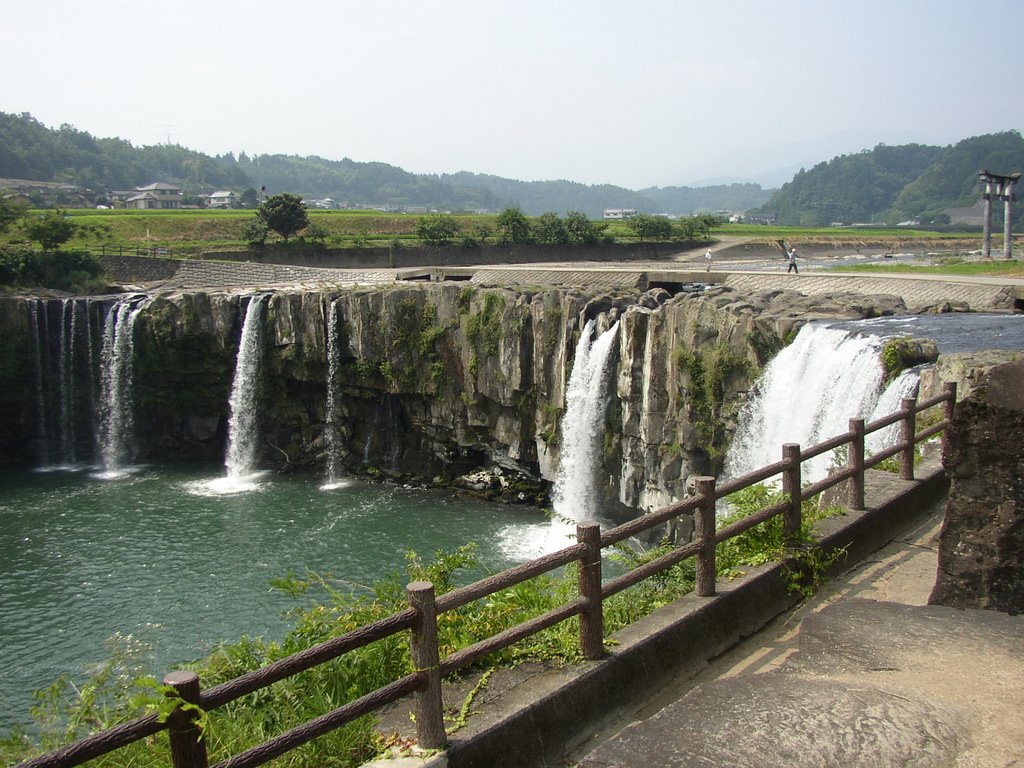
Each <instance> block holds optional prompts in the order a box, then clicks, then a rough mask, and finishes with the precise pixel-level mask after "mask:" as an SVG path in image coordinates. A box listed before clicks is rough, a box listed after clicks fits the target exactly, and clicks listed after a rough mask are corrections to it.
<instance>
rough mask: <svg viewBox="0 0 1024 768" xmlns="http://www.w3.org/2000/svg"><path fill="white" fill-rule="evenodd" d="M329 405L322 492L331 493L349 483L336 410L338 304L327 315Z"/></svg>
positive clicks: (338, 347) (338, 354)
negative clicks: (341, 468)
mask: <svg viewBox="0 0 1024 768" xmlns="http://www.w3.org/2000/svg"><path fill="white" fill-rule="evenodd" d="M325 335H326V337H327V404H326V406H325V411H326V415H325V419H324V422H325V423H324V442H325V443H326V445H327V472H326V474H327V477H326V478H325V480H324V484H323V485H322V486H320V488H321V490H325V491H330V490H334V489H336V488H344V487H345V486H347V485H348V484H349V483H348V482H347V481H345V480H343V479H342V478H340V477H339V462H340V458H339V455H338V454H339V451H340V448H341V441H340V435H339V434H338V416H337V414H336V413H335V409H336V408H337V406H338V387H339V385H340V382H339V380H338V373H339V365H340V359H341V349H340V340H339V338H338V302H337V300H335V301H332V302H331V306H330V310H329V311H328V313H327V333H326V334H325Z"/></svg>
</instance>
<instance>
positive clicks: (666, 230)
mask: <svg viewBox="0 0 1024 768" xmlns="http://www.w3.org/2000/svg"><path fill="white" fill-rule="evenodd" d="M626 226H627V227H629V228H630V229H631V230H633V234H635V235H636V236H637V237H639V238H640V242H643V241H644V240H647V239H651V240H667V239H668V238H669V237H671V236H672V222H671V221H669V220H668V219H666V218H665V217H664V216H651V215H650V214H647V213H638V214H637V215H636V216H634V217H633V218H631V219H629V220H628V221H627V222H626Z"/></svg>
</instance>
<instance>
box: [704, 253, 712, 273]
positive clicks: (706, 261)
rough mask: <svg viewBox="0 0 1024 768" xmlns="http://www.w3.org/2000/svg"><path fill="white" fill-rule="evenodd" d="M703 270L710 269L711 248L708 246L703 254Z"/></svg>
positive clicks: (707, 270) (708, 270)
mask: <svg viewBox="0 0 1024 768" xmlns="http://www.w3.org/2000/svg"><path fill="white" fill-rule="evenodd" d="M704 271H705V272H710V271H711V249H710V248H708V252H707V253H705V254H704Z"/></svg>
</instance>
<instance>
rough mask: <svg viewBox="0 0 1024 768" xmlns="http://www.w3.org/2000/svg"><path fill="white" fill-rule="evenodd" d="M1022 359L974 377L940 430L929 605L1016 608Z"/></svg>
mask: <svg viewBox="0 0 1024 768" xmlns="http://www.w3.org/2000/svg"><path fill="white" fill-rule="evenodd" d="M1022 376H1024V359H1018V360H1016V361H1014V362H1010V363H1005V364H1003V365H998V366H996V367H993V368H991V369H988V370H986V371H984V372H983V373H981V374H980V375H976V376H975V377H974V381H973V389H972V391H971V392H970V394H969V395H968V396H967V397H966V398H965V399H963V400H961V401H960V403H958V404H957V408H956V413H955V416H954V418H953V422H952V424H951V425H950V427H949V429H948V431H947V435H946V438H947V439H946V451H945V455H944V465H945V467H946V471H947V472H948V473H949V476H950V491H949V501H948V504H947V507H946V518H945V520H944V522H943V526H942V531H941V533H940V536H939V569H938V579H937V581H936V584H935V589H934V590H933V592H932V595H931V599H930V602H932V603H936V604H940V605H950V606H953V607H956V608H988V609H992V610H997V611H1003V612H1005V613H1010V614H1019V613H1021V612H1024V569H1022V568H1021V565H1022V563H1024V441H1022V439H1021V438H1022V436H1024V395H1022V394H1021V389H1020V381H1021V377H1022Z"/></svg>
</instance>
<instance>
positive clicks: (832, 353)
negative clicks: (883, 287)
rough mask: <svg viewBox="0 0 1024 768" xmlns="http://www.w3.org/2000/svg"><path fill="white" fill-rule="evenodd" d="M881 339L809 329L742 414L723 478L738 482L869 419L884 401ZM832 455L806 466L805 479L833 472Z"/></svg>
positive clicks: (769, 370)
mask: <svg viewBox="0 0 1024 768" xmlns="http://www.w3.org/2000/svg"><path fill="white" fill-rule="evenodd" d="M881 346H882V340H881V339H880V338H879V337H878V336H871V335H868V336H864V335H852V334H850V333H849V332H847V331H844V330H839V329H835V328H830V327H828V326H827V325H821V324H815V323H808V324H807V325H805V326H804V327H803V328H801V329H800V332H799V333H798V334H797V337H796V339H795V340H794V341H793V343H792V344H790V345H789V346H787V347H786V348H785V349H783V350H782V351H781V352H780V353H779V354H778V355H776V356H775V358H774V359H773V360H772V361H771V362H770V363H769V364H768V365H767V367H766V368H765V370H764V372H763V373H762V374H761V377H760V378H759V379H758V381H757V383H756V384H755V386H754V390H753V393H752V396H751V398H750V400H749V401H748V403H747V405H746V406H745V407H744V409H743V411H742V412H741V414H740V425H739V427H738V428H737V430H736V435H735V437H734V438H733V443H732V446H731V447H730V449H729V454H728V456H727V457H726V462H725V471H724V473H723V475H724V477H725V478H734V477H739V476H740V475H743V474H746V473H747V472H751V471H753V470H755V469H758V468H760V467H763V466H765V465H767V464H772V463H774V462H776V461H779V460H780V459H781V458H782V445H783V444H784V443H799V444H800V446H801V447H804V448H806V447H810V446H812V445H814V444H816V443H820V442H823V441H825V440H827V439H829V438H830V437H833V436H835V435H838V434H841V433H843V432H846V431H847V430H848V429H849V420H850V419H851V418H857V417H864V418H867V417H868V416H869V415H870V414H871V413H872V412H873V411H874V408H875V405H876V403H877V402H878V397H879V392H880V389H881V384H882V378H883V371H882V365H881V359H880V350H881ZM831 462H832V457H831V456H830V455H829V454H827V453H826V454H823V455H821V456H817V457H815V458H814V459H811V460H809V461H806V462H804V464H803V470H802V479H803V481H804V482H816V481H818V480H820V479H822V478H823V477H825V475H826V474H827V472H828V469H829V466H830V464H831Z"/></svg>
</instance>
